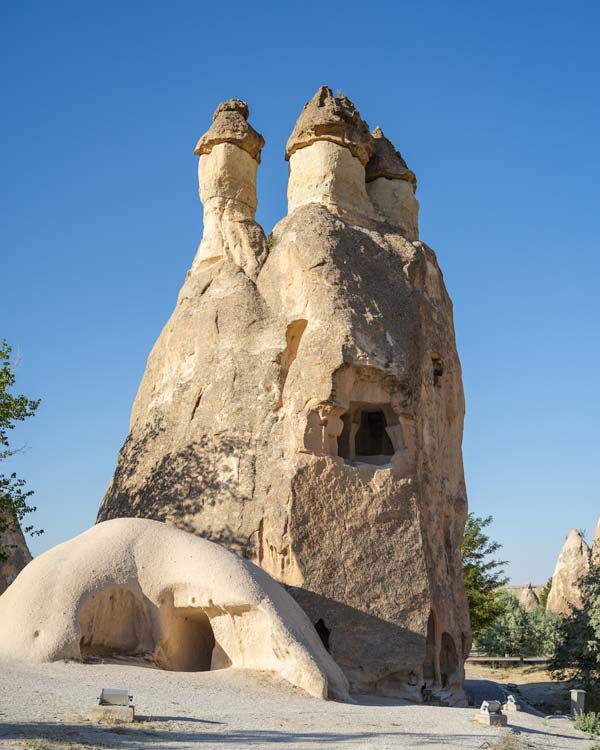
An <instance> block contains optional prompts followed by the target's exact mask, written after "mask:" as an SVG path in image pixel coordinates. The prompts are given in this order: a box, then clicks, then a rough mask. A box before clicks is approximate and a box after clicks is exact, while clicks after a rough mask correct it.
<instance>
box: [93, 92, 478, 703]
mask: <svg viewBox="0 0 600 750" xmlns="http://www.w3.org/2000/svg"><path fill="white" fill-rule="evenodd" d="M227 107H228V108H226V109H225V110H223V111H221V112H220V111H219V110H217V117H216V119H215V122H217V121H218V120H219V118H221V117H223V116H226V117H227V118H233V117H235V118H236V122H237V123H238V125H240V127H241V128H243V127H244V125H243V122H247V120H246V119H245V117H244V115H245V109H244V107H243V106H242V105H240V104H237V103H236V104H235V105H229V104H228V105H227ZM227 113H233V114H227ZM242 121H243V122H242ZM236 127H237V126H236ZM213 128H214V123H213ZM213 128H211V130H212V129H213ZM211 130H209V133H208V135H207V136H206V137H205V139H201V144H202V145H201V146H200V151H199V152H200V159H199V162H200V163H199V178H200V194H201V199H202V201H203V203H204V211H205V219H204V236H203V239H202V242H201V244H200V248H199V250H198V255H197V257H196V259H195V261H194V264H193V266H192V269H191V271H190V272H189V274H188V276H187V278H186V280H185V283H184V285H183V288H182V290H181V292H180V295H179V299H178V302H177V305H176V306H175V309H174V310H173V314H172V315H171V318H170V320H169V321H168V322H167V324H166V326H165V328H164V330H163V331H162V333H161V335H160V336H159V338H158V340H157V342H156V344H155V345H154V348H153V350H152V352H151V354H150V357H149V359H148V364H147V368H146V371H145V374H144V377H143V379H142V382H141V384H140V388H139V391H138V394H137V396H136V399H135V402H134V405H133V409H132V414H131V425H130V432H129V435H128V437H127V440H126V441H125V444H124V445H123V448H122V449H121V452H120V454H119V458H118V463H117V467H116V470H115V474H114V477H113V480H112V482H111V484H110V487H109V488H108V490H107V493H106V496H105V498H104V501H103V503H102V506H101V508H100V512H99V519H101V520H102V519H109V518H114V517H118V516H145V517H148V518H155V519H158V520H164V521H166V522H168V523H171V524H174V525H176V526H179V527H181V528H183V529H186V530H188V531H190V532H193V533H196V534H198V535H201V536H204V537H207V538H209V539H211V540H213V541H217V542H219V543H221V544H223V545H225V546H227V547H228V548H230V549H232V550H234V551H235V552H237V553H238V554H240V555H242V556H243V557H246V558H249V559H250V560H252V561H253V562H255V563H256V564H257V565H259V566H260V567H261V568H263V569H264V570H265V571H267V572H268V573H269V574H270V575H272V576H273V577H275V578H277V579H278V580H279V581H281V582H282V583H283V584H285V585H286V586H287V587H288V590H289V591H290V592H291V593H292V595H293V596H294V598H295V599H296V601H297V602H298V603H299V604H300V606H301V607H302V608H303V609H304V611H305V612H306V613H307V615H308V616H309V618H310V621H311V623H312V624H313V625H314V627H315V629H316V631H317V632H318V633H319V634H320V636H321V638H322V640H323V643H325V644H326V647H327V648H328V649H329V651H330V653H331V655H332V657H333V658H334V660H335V661H336V662H337V664H338V665H339V666H340V667H341V668H342V670H343V671H344V673H345V675H346V677H347V679H348V680H349V682H350V687H351V689H352V690H353V691H357V692H372V693H378V694H383V695H390V696H397V697H404V698H408V699H411V700H415V701H421V700H422V696H423V694H422V691H421V688H422V686H423V685H424V684H425V685H427V686H428V687H429V688H431V689H432V690H433V691H434V692H435V691H437V690H443V691H444V692H443V693H442V694H441V697H440V699H442V698H443V699H444V700H445V701H448V702H461V701H464V693H463V692H462V681H463V678H464V669H463V664H464V659H465V657H466V656H467V654H468V652H469V649H470V644H471V635H470V627H469V616H468V608H467V598H466V593H465V588H464V584H463V581H462V568H461V558H460V544H461V540H462V535H463V531H464V525H465V520H466V514H467V495H466V489H465V482H464V474H463V465H462V453H461V441H462V429H463V417H464V397H463V388H462V379H461V367H460V361H459V358H458V354H457V351H456V342H455V337H454V326H453V320H452V303H451V301H450V298H449V296H448V292H447V291H446V288H445V285H444V280H443V276H442V273H441V271H440V268H439V266H438V263H437V260H436V257H435V254H434V252H433V250H431V249H430V248H429V247H428V246H427V245H425V244H424V243H422V242H417V241H416V234H415V229H416V227H415V226H414V223H415V222H414V216H413V217H412V221H413V226H409V225H410V222H409V220H408V218H410V212H411V211H413V213H414V205H412V204H410V202H409V200H408V199H410V200H414V190H413V181H412V180H411V179H410V176H408V179H405V177H407V175H406V174H405V173H404V172H403V171H401V170H400V167H399V166H398V161H397V160H396V161H395V162H394V171H393V172H392V173H390V172H388V174H387V176H386V175H382V174H379V175H378V176H374V178H373V179H372V180H371V181H370V182H367V178H366V173H365V165H367V164H368V162H369V159H370V157H371V156H372V155H373V153H374V150H375V148H376V146H377V141H378V140H381V138H379V136H377V137H373V136H371V135H370V133H369V129H368V127H367V125H366V123H364V122H363V121H362V119H361V118H360V115H359V114H358V112H357V110H356V108H355V107H354V106H353V105H352V104H351V102H350V101H349V100H348V99H346V98H345V97H341V96H338V97H333V95H332V93H331V91H330V90H329V89H327V88H322V89H320V90H319V92H318V93H317V95H316V96H315V97H314V98H313V99H312V100H311V102H309V103H308V105H307V106H306V107H305V108H304V111H303V112H302V113H301V115H300V118H299V121H298V123H297V125H296V127H295V128H294V131H293V133H292V136H291V138H290V141H289V142H288V151H287V156H288V158H289V182H288V215H287V216H285V217H284V218H283V219H282V220H281V221H280V222H279V223H278V224H277V225H276V226H275V228H274V230H273V233H272V237H271V240H270V241H269V242H268V243H267V242H266V241H265V237H264V233H263V232H262V229H261V228H260V227H259V226H258V224H256V222H255V221H254V209H255V207H256V194H255V190H254V187H255V177H256V168H257V160H256V159H255V158H254V157H253V156H252V154H251V153H250V152H248V151H247V150H246V149H245V148H244V147H243V146H242V145H240V143H241V142H240V141H239V140H237V141H236V140H235V139H234V138H231V140H227V139H225V140H223V141H220V142H218V143H214V145H211V144H213V137H212V136H210V133H211ZM229 134H230V135H231V131H229ZM209 136H210V137H209ZM381 146H384V147H385V148H386V149H387V150H388V151H389V148H388V147H387V146H386V145H385V143H383V144H380V147H381ZM209 147H210V151H207V149H209ZM392 148H393V147H392ZM394 158H395V157H394ZM380 162H383V160H380ZM400 166H401V165H400ZM402 169H403V167H402ZM372 174H373V175H375V174H376V172H372ZM403 175H404V177H403ZM397 178H398V179H397ZM369 191H371V192H369ZM373 191H375V192H373ZM394 202H396V203H394ZM396 204H397V205H396ZM407 212H408V215H409V216H408V218H407ZM407 227H408V228H407Z"/></svg>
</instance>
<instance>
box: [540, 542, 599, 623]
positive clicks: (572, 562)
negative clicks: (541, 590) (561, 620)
mask: <svg viewBox="0 0 600 750" xmlns="http://www.w3.org/2000/svg"><path fill="white" fill-rule="evenodd" d="M590 557H591V550H590V548H589V547H588V545H587V543H586V541H585V539H584V538H583V537H582V535H581V532H579V531H578V530H577V529H571V531H570V532H569V535H568V537H567V539H566V541H565V543H564V545H563V548H562V550H561V551H560V555H559V556H558V560H557V561H556V568H555V569H554V575H553V576H552V586H551V588H550V593H549V594H548V600H547V602H546V609H548V610H549V611H550V612H555V613H556V614H558V615H569V614H571V613H572V611H573V610H574V609H581V607H582V606H583V596H582V590H581V581H582V579H583V578H584V577H585V576H586V575H587V573H588V572H589V569H590Z"/></svg>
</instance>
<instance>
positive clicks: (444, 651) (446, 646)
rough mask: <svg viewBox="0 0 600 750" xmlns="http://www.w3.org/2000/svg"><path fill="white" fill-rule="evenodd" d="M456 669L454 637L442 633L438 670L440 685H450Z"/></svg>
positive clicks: (456, 657)
mask: <svg viewBox="0 0 600 750" xmlns="http://www.w3.org/2000/svg"><path fill="white" fill-rule="evenodd" d="M457 670H458V654H457V652H456V645H455V643H454V639H453V638H452V636H451V635H450V634H449V633H442V646H441V650H440V672H441V677H442V687H447V686H448V685H451V684H452V683H453V681H454V676H455V673H456V672H457Z"/></svg>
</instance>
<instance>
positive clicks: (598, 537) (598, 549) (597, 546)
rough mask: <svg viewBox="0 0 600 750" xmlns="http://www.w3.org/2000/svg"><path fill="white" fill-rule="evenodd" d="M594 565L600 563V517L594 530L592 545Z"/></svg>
mask: <svg viewBox="0 0 600 750" xmlns="http://www.w3.org/2000/svg"><path fill="white" fill-rule="evenodd" d="M592 565H600V518H599V519H598V523H597V524H596V529H595V530H594V542H593V545H592Z"/></svg>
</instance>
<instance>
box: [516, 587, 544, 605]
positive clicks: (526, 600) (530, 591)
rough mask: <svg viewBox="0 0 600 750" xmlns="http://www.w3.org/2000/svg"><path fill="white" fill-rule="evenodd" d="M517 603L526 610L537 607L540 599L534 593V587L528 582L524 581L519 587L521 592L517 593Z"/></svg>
mask: <svg viewBox="0 0 600 750" xmlns="http://www.w3.org/2000/svg"><path fill="white" fill-rule="evenodd" d="M519 603H520V604H521V606H522V607H523V609H526V610H527V611H528V612H529V611H530V610H532V609H535V608H536V607H539V605H540V600H539V599H538V595H537V594H536V593H535V589H534V588H533V586H532V585H531V583H530V582H528V583H526V584H525V585H524V586H523V588H522V589H521V593H520V594H519Z"/></svg>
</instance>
